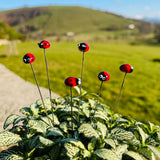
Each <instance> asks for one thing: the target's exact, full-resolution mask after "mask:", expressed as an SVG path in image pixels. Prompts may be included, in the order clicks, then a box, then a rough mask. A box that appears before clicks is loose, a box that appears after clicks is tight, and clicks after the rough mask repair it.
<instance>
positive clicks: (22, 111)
mask: <svg viewBox="0 0 160 160" xmlns="http://www.w3.org/2000/svg"><path fill="white" fill-rule="evenodd" d="M20 112H21V113H22V114H24V115H26V116H30V115H31V110H30V108H29V107H24V108H21V109H20Z"/></svg>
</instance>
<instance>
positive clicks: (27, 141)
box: [0, 91, 160, 160]
mask: <svg viewBox="0 0 160 160" xmlns="http://www.w3.org/2000/svg"><path fill="white" fill-rule="evenodd" d="M88 96H89V95H88V94H87V92H85V91H84V92H83V95H82V101H81V105H80V113H79V116H80V121H78V105H79V97H78V96H75V97H73V99H72V105H73V119H72V118H71V97H70V96H65V97H59V98H57V99H54V100H52V102H53V106H54V108H52V107H51V102H50V99H49V98H46V99H44V103H45V106H46V107H47V113H48V117H49V120H48V117H47V116H46V113H45V109H44V106H43V105H42V101H41V100H37V102H36V103H33V104H31V105H30V107H24V108H22V109H20V112H21V113H22V114H23V116H19V115H14V114H12V115H10V116H9V117H8V118H7V119H6V121H5V123H4V129H5V131H3V132H1V133H0V146H10V145H12V146H11V147H9V148H8V149H7V150H4V151H2V152H1V153H0V159H3V160H12V159H14V160H15V159H16V160H20V159H26V160H30V159H34V160H41V159H42V160H45V159H46V160H48V159H51V160H57V159H65V160H67V159H73V160H78V159H80V160H83V159H85V160H100V159H105V160H111V159H112V160H143V159H144V158H146V159H148V160H155V158H156V157H158V158H160V152H159V148H160V127H159V126H157V125H154V124H152V123H150V122H149V123H148V124H144V123H141V122H137V121H136V120H134V119H133V118H131V117H126V116H122V115H119V114H114V113H113V111H112V110H110V108H109V107H108V106H106V105H105V104H102V103H98V104H97V100H96V99H94V98H88ZM95 107H97V110H96V113H95V115H94V117H93V114H94V108H95ZM52 111H53V113H52ZM72 121H73V122H72ZM72 123H73V126H72ZM72 127H73V128H72Z"/></svg>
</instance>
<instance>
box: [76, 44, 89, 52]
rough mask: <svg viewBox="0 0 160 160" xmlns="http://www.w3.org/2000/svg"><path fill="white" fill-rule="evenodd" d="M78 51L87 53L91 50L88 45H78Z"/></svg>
mask: <svg viewBox="0 0 160 160" xmlns="http://www.w3.org/2000/svg"><path fill="white" fill-rule="evenodd" d="M78 49H79V50H80V51H82V52H87V51H88V50H89V45H88V44H87V43H80V44H78Z"/></svg>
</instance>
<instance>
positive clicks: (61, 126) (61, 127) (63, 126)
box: [59, 122, 68, 133]
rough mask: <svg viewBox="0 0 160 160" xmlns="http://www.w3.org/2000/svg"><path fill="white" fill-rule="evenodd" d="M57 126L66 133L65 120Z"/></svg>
mask: <svg viewBox="0 0 160 160" xmlns="http://www.w3.org/2000/svg"><path fill="white" fill-rule="evenodd" d="M59 127H60V129H62V130H63V132H65V133H67V131H68V127H67V122H62V123H61V124H60V126H59Z"/></svg>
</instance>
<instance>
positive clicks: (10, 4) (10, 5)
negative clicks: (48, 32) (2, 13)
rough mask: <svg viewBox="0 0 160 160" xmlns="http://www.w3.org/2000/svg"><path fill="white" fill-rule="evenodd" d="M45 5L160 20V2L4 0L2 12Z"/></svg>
mask: <svg viewBox="0 0 160 160" xmlns="http://www.w3.org/2000/svg"><path fill="white" fill-rule="evenodd" d="M43 5H78V6H85V7H90V8H93V9H99V10H103V11H109V12H113V13H117V14H120V15H123V16H126V17H131V18H137V19H141V18H143V17H158V18H160V0H2V1H1V2H0V10H8V9H14V8H20V7H24V6H28V7H31V6H43Z"/></svg>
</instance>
